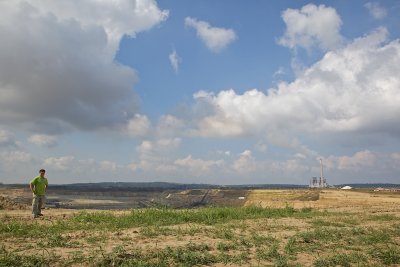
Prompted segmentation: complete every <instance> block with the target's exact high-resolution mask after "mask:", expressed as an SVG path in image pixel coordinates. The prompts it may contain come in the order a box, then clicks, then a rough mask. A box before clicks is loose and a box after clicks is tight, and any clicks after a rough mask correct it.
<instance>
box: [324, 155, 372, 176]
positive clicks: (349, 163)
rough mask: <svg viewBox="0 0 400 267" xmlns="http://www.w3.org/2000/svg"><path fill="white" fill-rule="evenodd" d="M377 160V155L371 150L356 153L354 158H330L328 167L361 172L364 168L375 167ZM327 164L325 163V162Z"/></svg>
mask: <svg viewBox="0 0 400 267" xmlns="http://www.w3.org/2000/svg"><path fill="white" fill-rule="evenodd" d="M376 160H377V155H375V154H374V153H372V152H371V151H369V150H364V151H360V152H357V153H355V154H354V155H352V156H340V157H334V156H331V157H329V158H328V159H327V160H326V161H327V163H326V164H327V166H329V167H330V168H332V167H334V168H337V169H338V170H354V171H357V170H360V169H361V168H363V167H371V166H374V165H375V163H376ZM324 162H325V161H324Z"/></svg>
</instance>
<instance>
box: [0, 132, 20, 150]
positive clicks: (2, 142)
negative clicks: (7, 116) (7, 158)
mask: <svg viewBox="0 0 400 267" xmlns="http://www.w3.org/2000/svg"><path fill="white" fill-rule="evenodd" d="M2 146H17V142H16V140H15V137H14V135H13V134H12V133H10V132H9V131H6V130H1V129H0V147H2Z"/></svg>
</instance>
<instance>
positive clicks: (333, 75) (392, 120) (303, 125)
mask: <svg viewBox="0 0 400 267" xmlns="http://www.w3.org/2000/svg"><path fill="white" fill-rule="evenodd" d="M386 36H387V31H386V29H384V28H379V29H377V30H376V31H374V32H372V33H371V34H369V35H367V36H364V37H362V38H358V39H356V40H355V41H353V42H352V43H350V44H349V45H347V46H346V47H344V48H342V49H339V50H336V51H331V52H328V53H326V54H325V56H324V57H323V58H322V59H321V60H320V61H319V62H317V63H315V64H314V65H313V66H311V67H310V68H308V69H307V70H306V71H305V72H304V73H303V74H302V75H301V76H299V77H298V78H297V79H296V80H295V81H293V82H292V83H281V84H279V86H278V87H277V88H272V89H270V90H269V91H268V93H265V92H262V91H259V90H257V89H253V90H250V91H247V92H245V93H243V94H242V95H240V94H237V93H235V91H234V90H225V91H221V92H219V93H218V94H213V93H207V92H199V93H197V94H195V96H194V98H195V100H196V102H197V105H198V106H204V109H207V110H212V113H211V114H208V115H206V116H204V117H203V118H201V119H200V120H199V121H198V122H197V129H195V130H194V131H192V134H195V135H200V136H204V137H212V136H244V135H263V134H265V133H274V132H286V131H294V132H295V133H297V134H299V133H330V134H334V133H338V132H341V133H363V132H365V133H385V134H388V135H392V136H399V135H400V126H398V125H399V124H398V123H397V120H398V117H399V115H400V105H399V104H398V103H400V90H399V88H400V78H399V76H398V73H399V72H400V43H399V40H394V41H391V42H389V43H386Z"/></svg>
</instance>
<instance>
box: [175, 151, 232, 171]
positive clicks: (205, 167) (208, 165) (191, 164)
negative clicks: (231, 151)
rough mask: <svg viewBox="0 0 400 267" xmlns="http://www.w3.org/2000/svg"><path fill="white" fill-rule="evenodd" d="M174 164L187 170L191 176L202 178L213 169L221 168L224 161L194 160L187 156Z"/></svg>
mask: <svg viewBox="0 0 400 267" xmlns="http://www.w3.org/2000/svg"><path fill="white" fill-rule="evenodd" d="M174 164H175V165H177V166H180V167H183V168H185V169H187V170H188V171H189V173H190V174H191V175H194V176H202V175H204V174H206V173H208V172H210V171H211V169H212V168H214V167H222V166H223V165H224V161H223V160H203V159H195V158H193V157H192V155H188V156H187V157H186V158H182V159H177V160H175V161H174Z"/></svg>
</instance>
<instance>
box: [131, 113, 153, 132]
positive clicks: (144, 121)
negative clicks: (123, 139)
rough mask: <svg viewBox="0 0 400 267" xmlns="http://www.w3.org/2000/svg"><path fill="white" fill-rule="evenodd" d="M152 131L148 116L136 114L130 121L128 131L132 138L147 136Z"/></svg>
mask: <svg viewBox="0 0 400 267" xmlns="http://www.w3.org/2000/svg"><path fill="white" fill-rule="evenodd" d="M150 129H151V122H150V120H149V119H148V118H147V116H146V115H141V114H135V116H134V117H133V118H131V119H130V120H129V121H128V124H127V125H126V131H127V133H128V134H129V135H131V136H146V135H147V134H148V133H149V131H150Z"/></svg>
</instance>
